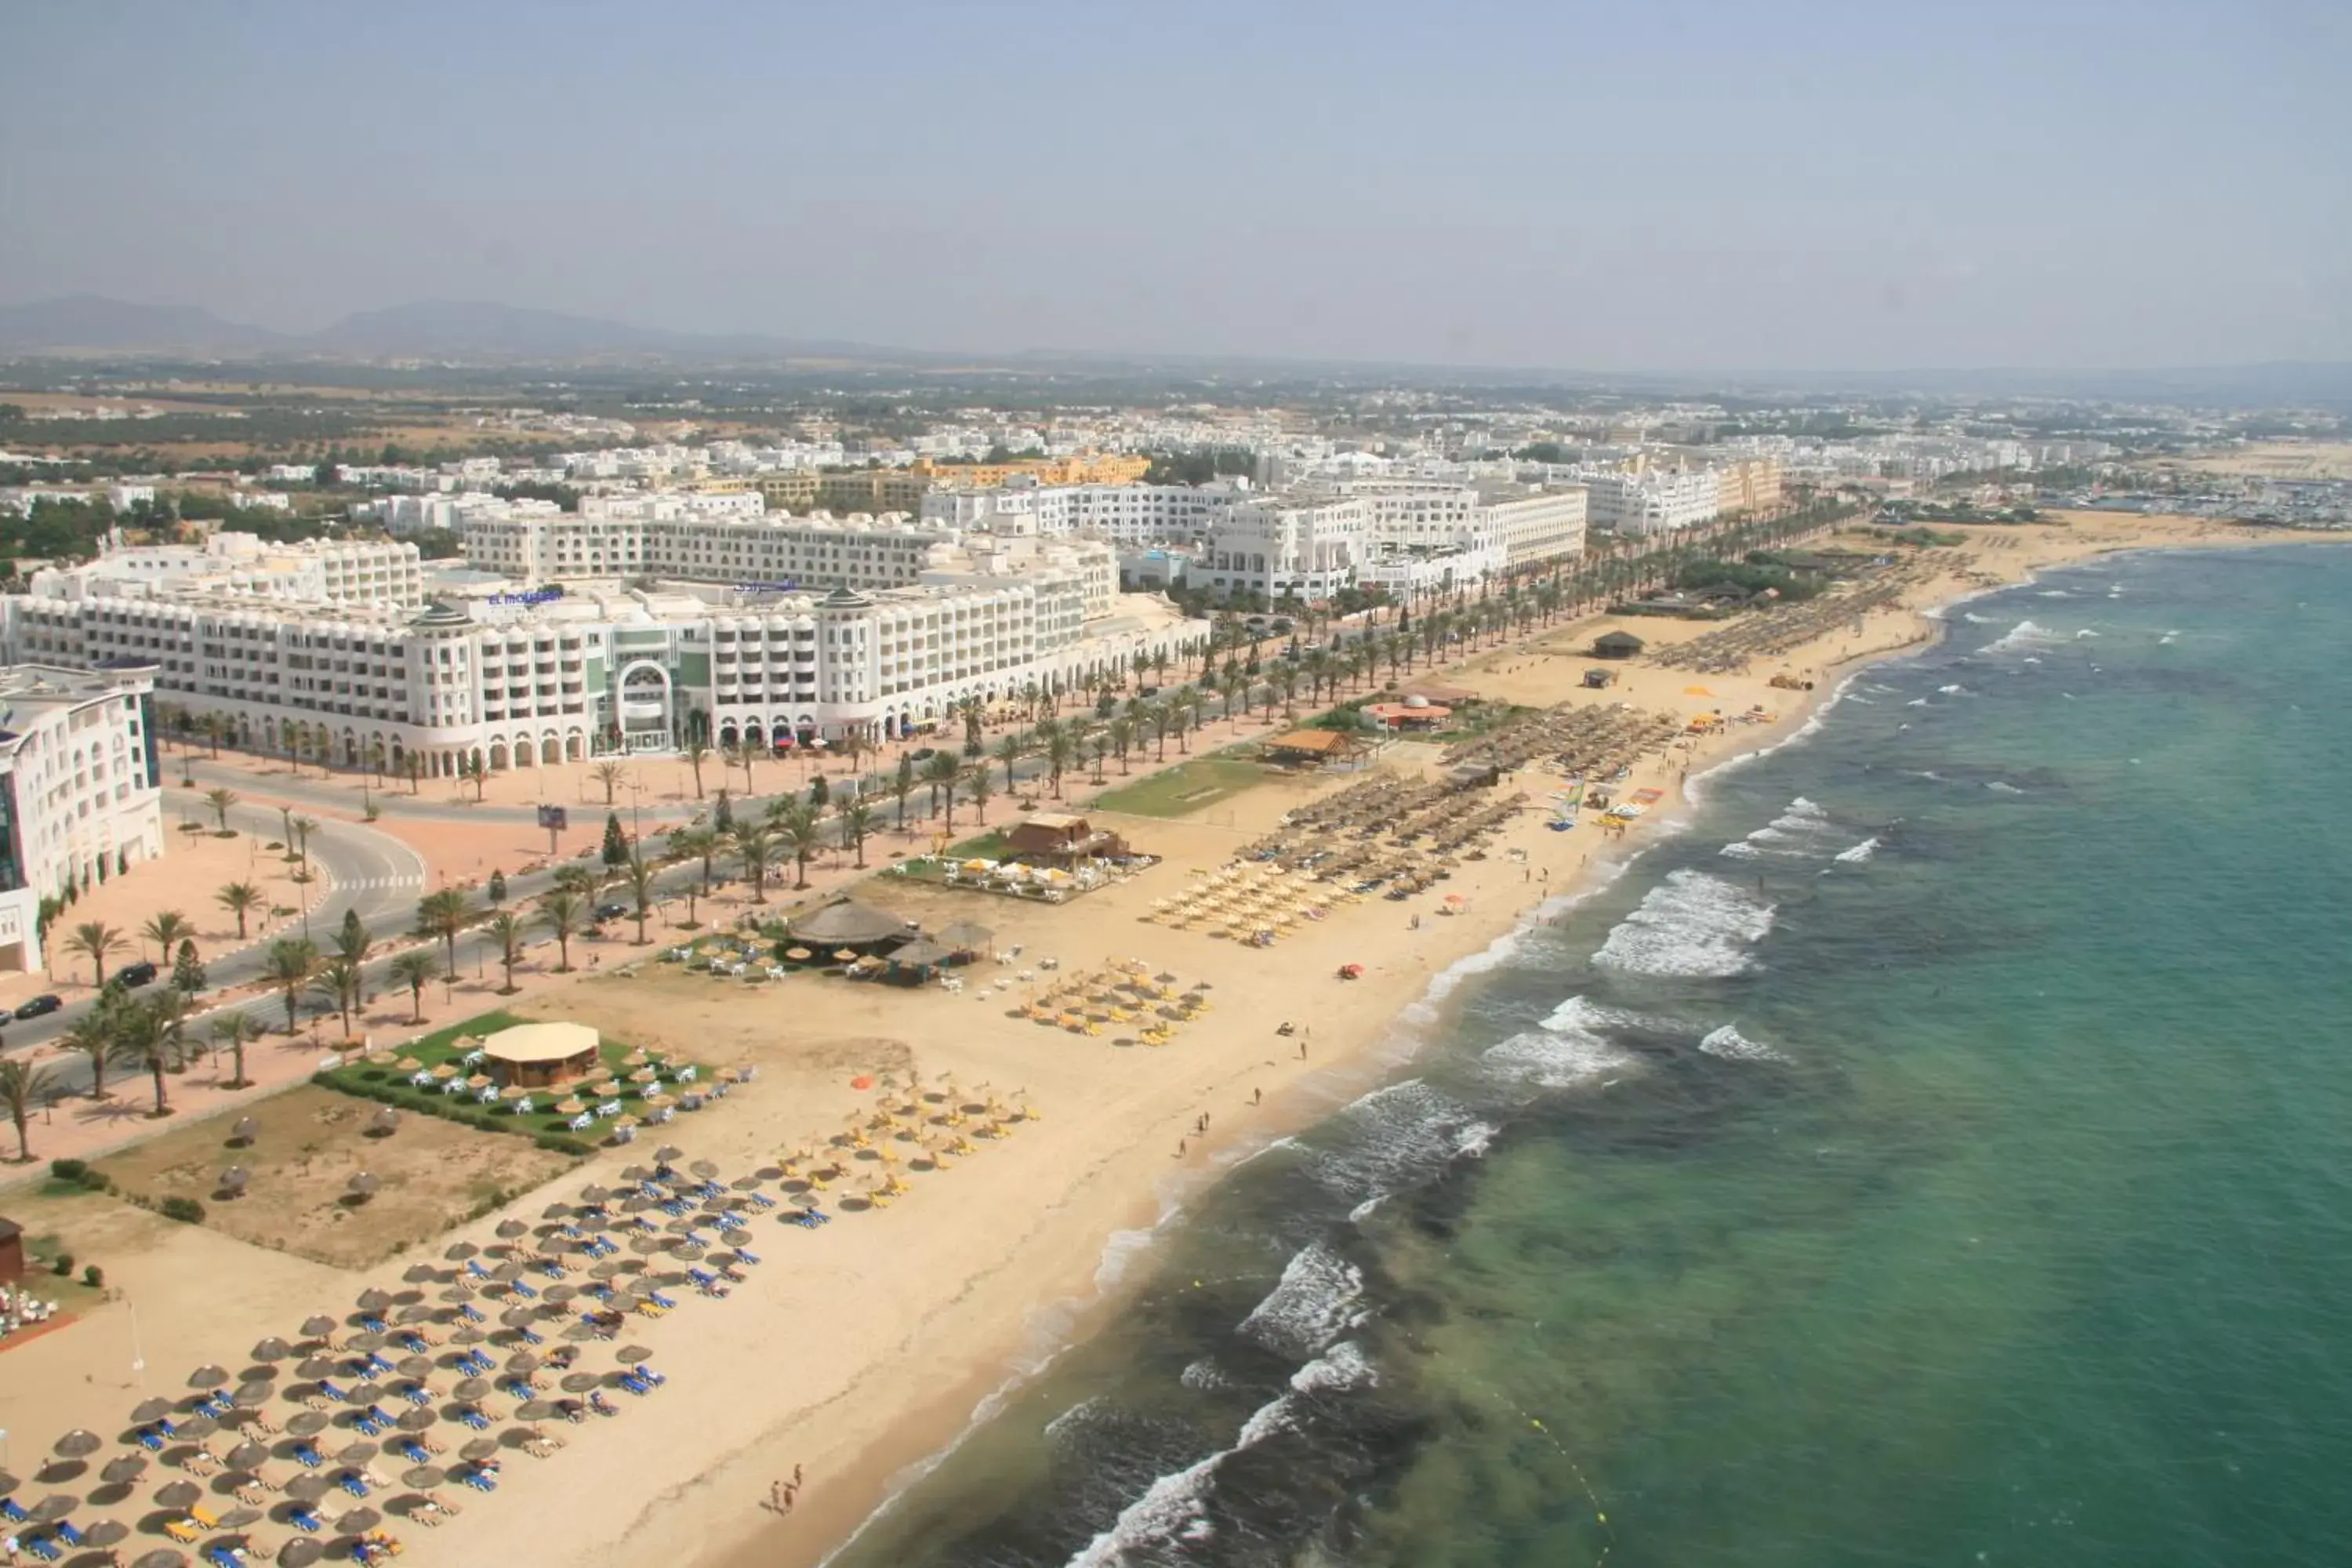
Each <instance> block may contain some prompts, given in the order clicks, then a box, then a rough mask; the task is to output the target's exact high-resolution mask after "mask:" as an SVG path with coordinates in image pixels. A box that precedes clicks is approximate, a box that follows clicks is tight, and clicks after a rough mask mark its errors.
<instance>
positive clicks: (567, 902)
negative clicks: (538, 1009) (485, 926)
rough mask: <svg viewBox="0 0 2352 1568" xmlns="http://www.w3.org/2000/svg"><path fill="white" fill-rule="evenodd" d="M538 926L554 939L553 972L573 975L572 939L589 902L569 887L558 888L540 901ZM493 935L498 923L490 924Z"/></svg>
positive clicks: (583, 923)
mask: <svg viewBox="0 0 2352 1568" xmlns="http://www.w3.org/2000/svg"><path fill="white" fill-rule="evenodd" d="M539 923H540V924H541V925H543V926H545V927H546V928H547V930H548V932H549V934H550V935H551V936H553V937H554V938H555V973H558V974H569V973H572V938H573V937H575V936H577V935H579V934H580V928H581V927H582V926H583V925H585V924H587V923H588V901H587V900H585V899H583V897H581V895H580V894H578V893H576V892H574V891H572V889H570V888H558V889H555V890H554V891H553V892H551V893H549V894H546V895H545V896H544V897H542V898H541V900H539ZM490 930H491V931H492V932H494V933H495V932H496V931H497V930H498V922H497V921H491V922H490Z"/></svg>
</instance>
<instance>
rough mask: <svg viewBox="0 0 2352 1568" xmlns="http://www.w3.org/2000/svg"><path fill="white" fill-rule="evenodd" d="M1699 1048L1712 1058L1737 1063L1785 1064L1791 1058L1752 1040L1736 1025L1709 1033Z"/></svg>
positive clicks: (1725, 1026) (1699, 1044)
mask: <svg viewBox="0 0 2352 1568" xmlns="http://www.w3.org/2000/svg"><path fill="white" fill-rule="evenodd" d="M1698 1048H1699V1049H1700V1050H1702V1051H1705V1052H1706V1054H1707V1055H1708V1056H1711V1057H1721V1058H1724V1059H1725V1060H1726V1061H1735V1062H1785V1061H1787V1060H1788V1059H1789V1058H1787V1057H1785V1056H1783V1055H1781V1054H1780V1052H1779V1051H1776V1050H1774V1049H1773V1048H1772V1047H1769V1046H1768V1045H1764V1044H1762V1043H1760V1042H1759V1041H1756V1040H1751V1039H1749V1038H1748V1037H1747V1036H1745V1035H1743V1034H1741V1033H1740V1032H1739V1026H1738V1025H1736V1024H1726V1025H1724V1026H1722V1027H1721V1028H1719V1029H1712V1030H1709V1031H1708V1032H1707V1035H1706V1038H1705V1039H1702V1040H1701V1041H1699V1043H1698Z"/></svg>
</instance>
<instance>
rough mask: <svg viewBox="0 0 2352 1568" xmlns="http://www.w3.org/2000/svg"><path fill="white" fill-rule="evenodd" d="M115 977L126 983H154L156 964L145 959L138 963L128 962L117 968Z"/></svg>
mask: <svg viewBox="0 0 2352 1568" xmlns="http://www.w3.org/2000/svg"><path fill="white" fill-rule="evenodd" d="M114 977H115V978H116V979H117V980H120V981H121V982H122V984H125V985H148V984H153V983H154V979H155V966H154V965H153V964H152V963H148V962H147V961H146V960H145V959H141V960H140V961H139V962H138V963H126V964H124V965H123V966H122V967H121V968H120V969H118V970H116V971H115V972H114Z"/></svg>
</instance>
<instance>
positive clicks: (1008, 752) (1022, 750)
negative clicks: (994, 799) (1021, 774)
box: [996, 735, 1029, 795]
mask: <svg viewBox="0 0 2352 1568" xmlns="http://www.w3.org/2000/svg"><path fill="white" fill-rule="evenodd" d="M1028 754H1029V737H1028V736H1026V735H1007V736H1005V737H1004V738H1003V740H1001V741H999V742H996V760H997V761H998V762H1000V763H1003V764H1004V793H1005V794H1007V795H1011V794H1012V793H1013V791H1014V790H1016V789H1018V788H1020V781H1019V780H1018V779H1017V778H1015V777H1014V776H1013V765H1014V764H1015V763H1019V762H1020V761H1021V759H1022V758H1023V757H1024V756H1027V755H1028Z"/></svg>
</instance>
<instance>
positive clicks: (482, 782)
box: [457, 752, 490, 805]
mask: <svg viewBox="0 0 2352 1568" xmlns="http://www.w3.org/2000/svg"><path fill="white" fill-rule="evenodd" d="M457 776H458V778H460V779H471V780H472V781H473V784H474V801H475V804H476V805H479V804H480V803H481V799H482V792H483V791H484V790H485V789H487V788H488V786H489V783H490V770H489V766H488V764H487V763H484V762H483V761H482V753H481V752H467V753H466V754H465V755H463V756H461V757H459V758H458V759H457Z"/></svg>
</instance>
